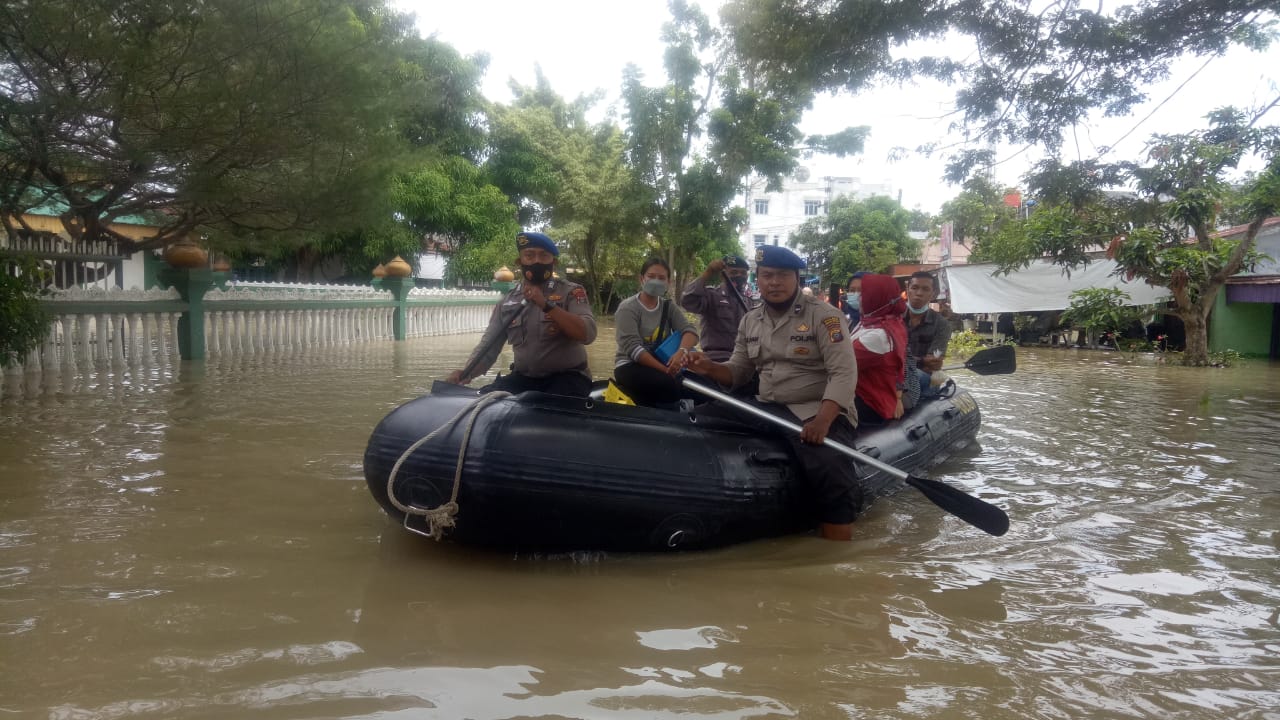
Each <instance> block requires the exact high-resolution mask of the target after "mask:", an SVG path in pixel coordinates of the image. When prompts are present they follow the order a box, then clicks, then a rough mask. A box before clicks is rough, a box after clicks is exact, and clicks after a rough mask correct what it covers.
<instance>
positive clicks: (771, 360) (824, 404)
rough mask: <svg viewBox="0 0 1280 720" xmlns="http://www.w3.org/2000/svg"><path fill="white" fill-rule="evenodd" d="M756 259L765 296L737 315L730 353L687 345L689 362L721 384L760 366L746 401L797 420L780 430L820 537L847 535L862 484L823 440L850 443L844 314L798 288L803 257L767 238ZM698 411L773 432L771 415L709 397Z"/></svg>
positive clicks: (850, 370) (853, 381) (853, 378)
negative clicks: (794, 428) (720, 357)
mask: <svg viewBox="0 0 1280 720" xmlns="http://www.w3.org/2000/svg"><path fill="white" fill-rule="evenodd" d="M756 265H757V268H756V280H757V282H758V284H759V287H760V294H761V297H762V299H763V300H764V304H763V305H761V306H760V307H757V308H755V309H753V310H751V311H750V312H748V313H747V314H746V316H745V317H744V318H743V319H742V324H741V325H740V326H739V328H738V334H737V337H736V339H735V341H734V348H733V355H732V356H730V358H729V360H728V361H727V362H725V363H717V362H715V361H713V360H712V359H711V358H710V357H708V356H707V355H706V354H705V353H693V355H692V356H691V357H690V359H689V363H688V368H689V369H690V370H692V371H693V372H696V373H698V374H700V375H705V376H707V377H709V378H711V379H713V380H715V381H716V382H718V383H720V385H722V386H725V387H728V388H736V387H739V386H741V385H744V384H745V383H747V382H748V381H749V380H750V379H751V377H752V376H753V375H754V374H756V373H759V377H760V392H759V394H758V395H757V396H756V398H755V402H754V403H753V404H754V405H757V406H759V407H760V408H761V409H763V410H765V411H767V412H769V413H771V414H773V415H776V416H778V417H780V418H782V419H784V420H788V421H790V422H793V423H797V424H801V425H803V431H802V432H801V433H800V435H799V437H796V436H794V435H793V434H792V433H787V434H786V438H787V441H788V442H789V443H790V444H791V448H792V450H793V451H794V452H795V454H796V456H797V457H798V458H799V460H800V462H801V464H802V465H803V466H804V475H805V478H806V481H807V483H808V484H809V487H810V489H811V490H812V494H813V497H814V498H815V501H816V507H815V515H816V516H817V519H818V521H819V529H820V532H821V534H822V537H824V538H828V539H831V540H848V539H850V538H851V537H852V534H853V531H852V523H853V520H854V518H856V517H857V516H858V514H859V513H860V512H861V511H862V506H863V496H862V489H861V487H860V485H859V484H858V480H857V475H856V473H855V471H854V468H853V465H852V464H851V463H850V462H849V461H848V460H847V459H846V458H845V457H844V456H843V455H841V454H840V453H839V452H837V451H835V450H832V449H831V448H828V447H826V446H824V445H822V441H823V440H824V439H826V438H828V437H830V438H831V439H833V440H836V441H837V442H840V443H843V444H845V445H849V446H852V445H853V444H854V437H853V435H854V426H855V425H856V424H857V415H856V414H855V411H854V410H853V398H854V388H855V387H856V386H857V383H858V373H857V368H856V367H855V364H854V359H853V345H852V344H850V342H849V340H848V339H847V331H848V329H847V328H846V326H845V321H844V317H843V316H842V315H841V313H840V311H839V310H837V309H836V308H834V307H832V306H831V305H829V304H827V303H824V302H821V301H819V300H818V299H816V298H814V297H813V296H810V295H803V294H801V293H800V271H801V270H802V269H804V261H803V260H801V259H800V258H799V257H798V256H797V255H796V254H795V253H793V252H791V251H790V250H788V249H786V248H783V247H778V246H773V245H766V246H765V247H762V248H761V249H760V250H759V251H758V252H757V254H756ZM699 415H711V416H713V417H714V416H718V417H732V418H733V419H735V420H738V421H739V422H743V423H746V424H749V425H753V426H755V427H756V428H757V429H759V430H761V431H762V432H770V433H776V432H777V428H776V426H774V425H773V424H772V423H769V422H767V421H763V420H760V419H757V418H755V417H754V416H750V415H747V414H745V413H742V412H739V411H736V410H734V409H732V408H727V407H721V406H719V405H717V404H716V403H710V404H709V405H708V406H706V407H704V409H702V410H699Z"/></svg>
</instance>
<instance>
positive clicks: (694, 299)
mask: <svg viewBox="0 0 1280 720" xmlns="http://www.w3.org/2000/svg"><path fill="white" fill-rule="evenodd" d="M749 304H750V302H749V301H748V300H747V299H746V298H743V297H742V296H740V295H737V296H735V293H734V290H732V289H730V288H727V287H725V286H723V285H721V286H720V287H709V286H708V285H707V284H706V283H705V282H703V281H702V278H701V277H698V278H695V279H694V281H693V282H691V283H689V284H688V285H687V286H685V289H684V294H683V295H681V296H680V307H682V308H684V309H685V310H688V311H689V312H691V313H697V314H698V315H699V316H700V318H701V322H700V323H699V327H700V329H701V332H699V333H698V337H699V339H700V342H701V344H702V349H703V350H704V351H706V353H707V354H708V355H710V356H711V359H712V360H715V361H717V362H724V361H725V360H726V359H728V357H729V356H730V354H732V353H733V345H734V342H735V341H736V339H737V337H738V326H739V325H740V324H742V317H743V316H744V315H746V314H747V305H749Z"/></svg>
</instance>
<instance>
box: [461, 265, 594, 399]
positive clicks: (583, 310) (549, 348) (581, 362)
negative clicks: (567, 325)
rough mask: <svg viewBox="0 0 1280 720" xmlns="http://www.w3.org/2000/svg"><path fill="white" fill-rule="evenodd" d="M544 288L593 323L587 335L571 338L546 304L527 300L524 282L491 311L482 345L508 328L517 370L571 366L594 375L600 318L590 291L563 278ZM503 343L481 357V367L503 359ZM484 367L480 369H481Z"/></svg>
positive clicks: (532, 373)
mask: <svg viewBox="0 0 1280 720" xmlns="http://www.w3.org/2000/svg"><path fill="white" fill-rule="evenodd" d="M542 293H543V295H544V296H545V297H546V299H547V300H548V301H549V302H555V303H559V304H560V307H562V308H564V310H565V311H566V312H571V313H573V314H574V315H577V316H579V317H581V318H582V319H583V321H584V322H585V323H586V326H587V337H586V340H584V341H582V342H578V341H577V340H571V339H569V338H567V337H565V335H564V334H563V333H562V332H561V331H560V328H559V327H558V326H557V325H556V324H555V322H554V321H553V320H552V319H551V318H550V317H548V315H547V313H544V312H543V311H542V309H541V308H539V307H538V306H536V305H533V304H532V303H526V302H524V289H523V285H516V287H515V288H514V289H513V290H512V291H511V292H509V293H507V295H506V296H505V297H504V298H503V299H502V301H501V302H499V303H498V305H497V306H496V307H494V309H493V314H492V315H490V316H489V325H488V327H487V328H485V331H484V336H483V337H481V338H480V345H479V347H481V348H483V347H485V346H486V345H488V343H489V341H490V340H491V339H492V338H493V337H494V336H495V335H497V334H498V333H500V332H502V331H503V328H506V333H507V342H509V343H511V348H512V351H513V352H514V353H515V363H514V366H513V369H514V370H515V372H517V373H520V374H521V375H524V376H525V377H531V378H541V377H546V376H548V375H552V374H554V373H558V372H564V371H566V370H577V371H579V372H581V373H582V374H583V375H585V376H587V377H590V376H591V374H590V372H589V371H588V370H587V349H586V347H585V346H586V345H590V344H591V343H592V341H594V340H595V339H596V319H595V317H594V316H593V315H592V314H591V303H590V302H588V301H587V291H586V290H584V289H583V287H582V286H581V285H579V284H577V283H572V282H569V281H567V280H563V279H560V278H553V279H551V280H549V281H547V283H546V285H544V286H543V288H542ZM501 352H502V344H501V343H494V346H493V348H492V349H491V350H490V351H489V352H488V353H486V354H485V356H484V357H482V358H480V360H479V365H478V367H481V368H484V369H485V370H487V369H488V368H489V367H490V366H492V365H493V362H494V361H495V360H497V359H498V354H499V353H501ZM481 372H484V370H480V371H477V374H479V373H481Z"/></svg>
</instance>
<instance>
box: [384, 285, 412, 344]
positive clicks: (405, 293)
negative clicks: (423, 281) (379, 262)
mask: <svg viewBox="0 0 1280 720" xmlns="http://www.w3.org/2000/svg"><path fill="white" fill-rule="evenodd" d="M415 286H416V283H415V282H414V280H413V278H411V277H390V276H388V277H384V278H382V289H383V290H390V291H391V294H392V295H393V296H394V297H395V299H396V314H395V316H394V320H393V321H392V323H391V330H392V332H393V333H394V335H395V338H396V340H404V338H405V333H406V331H407V329H408V324H409V315H408V310H409V291H410V290H412V289H413V288H414V287H415Z"/></svg>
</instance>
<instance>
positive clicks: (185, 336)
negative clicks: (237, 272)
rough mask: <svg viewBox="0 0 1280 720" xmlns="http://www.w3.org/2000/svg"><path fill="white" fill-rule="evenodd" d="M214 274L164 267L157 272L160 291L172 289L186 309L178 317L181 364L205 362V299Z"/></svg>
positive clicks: (208, 270) (219, 274) (200, 269)
mask: <svg viewBox="0 0 1280 720" xmlns="http://www.w3.org/2000/svg"><path fill="white" fill-rule="evenodd" d="M222 275H224V273H215V272H213V271H212V270H210V269H209V268H190V269H188V268H181V269H179V268H173V267H167V266H166V267H163V268H160V269H159V270H158V271H157V272H156V278H157V279H158V280H159V281H160V284H161V286H162V287H173V288H174V289H176V290H177V291H178V295H180V296H182V300H183V302H185V303H186V304H187V309H186V310H185V311H184V312H183V313H182V315H180V316H179V317H178V355H179V356H180V357H181V358H182V359H183V360H203V359H204V296H205V293H207V292H209V289H210V288H212V287H213V283H214V280H215V279H216V278H215V276H222Z"/></svg>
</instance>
